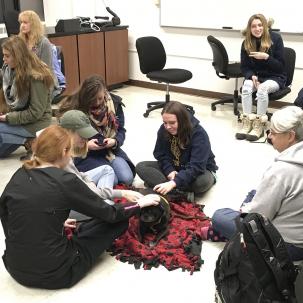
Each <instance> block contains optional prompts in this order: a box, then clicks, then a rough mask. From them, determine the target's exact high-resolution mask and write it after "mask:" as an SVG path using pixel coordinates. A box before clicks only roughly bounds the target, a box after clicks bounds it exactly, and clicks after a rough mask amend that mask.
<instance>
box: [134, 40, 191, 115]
mask: <svg viewBox="0 0 303 303" xmlns="http://www.w3.org/2000/svg"><path fill="white" fill-rule="evenodd" d="M136 48H137V52H138V56H139V62H140V70H141V72H142V73H143V74H145V75H146V77H147V78H149V79H150V80H152V81H157V82H160V83H161V82H164V83H166V95H165V101H155V102H149V103H147V110H146V112H145V113H144V114H143V116H144V117H148V115H149V113H150V112H151V111H153V110H155V109H158V108H163V107H164V106H165V104H166V103H167V102H169V101H170V95H169V85H170V84H171V83H176V84H178V83H183V82H185V81H187V80H189V79H191V78H192V73H191V72H190V71H188V70H186V69H180V68H165V69H164V67H165V64H166V53H165V49H164V47H163V44H162V42H161V41H160V40H159V39H158V38H157V37H141V38H138V39H137V41H136ZM185 106H186V108H187V109H188V110H189V111H190V112H192V113H194V109H193V107H192V106H189V105H185Z"/></svg>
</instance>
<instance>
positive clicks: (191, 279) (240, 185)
mask: <svg viewBox="0 0 303 303" xmlns="http://www.w3.org/2000/svg"><path fill="white" fill-rule="evenodd" d="M116 93H117V94H119V95H120V96H122V97H123V102H124V103H125V105H126V107H125V117H126V128H127V138H126V141H125V144H124V150H125V151H126V152H127V153H128V155H129V156H130V158H131V159H132V160H133V162H134V163H135V164H136V163H137V162H139V161H142V160H152V159H153V156H152V151H153V147H154V142H155V137H156V132H157V129H158V127H159V126H160V124H161V115H160V110H157V111H154V112H152V113H151V114H150V115H149V117H148V118H144V117H143V112H144V111H145V108H146V103H147V102H149V101H156V100H162V99H163V98H164V92H161V91H157V90H149V89H143V88H138V87H127V86H125V87H123V88H121V89H118V90H117V91H116ZM171 99H172V100H178V101H181V102H183V103H186V104H190V105H192V106H194V109H195V111H196V117H197V118H198V119H199V120H200V121H201V124H202V125H203V126H204V128H205V129H206V130H207V132H208V134H209V137H210V141H211V144H212V150H213V152H214V154H215V155H216V161H217V164H218V166H219V171H218V182H217V184H216V185H215V186H214V187H213V188H212V189H211V190H210V191H209V192H208V193H206V194H205V195H204V196H203V197H202V198H201V199H200V200H199V203H202V204H205V213H206V214H207V215H208V216H211V215H212V214H213V212H214V211H215V210H216V209H218V208H221V207H235V208H238V207H239V205H240V204H241V201H242V200H243V199H244V197H245V196H246V194H247V192H248V191H249V190H250V189H252V188H254V187H255V186H256V185H257V184H258V182H259V181H260V178H261V176H262V173H263V171H264V170H265V168H266V167H267V166H268V165H269V164H270V163H271V161H272V160H273V158H274V155H276V152H275V151H274V150H273V148H272V146H271V145H269V144H267V143H265V144H261V143H249V142H247V141H237V140H235V139H234V133H235V131H236V129H237V127H238V123H237V120H236V117H235V116H234V115H233V113H232V107H231V105H228V104H227V105H224V106H218V107H217V110H216V111H215V112H212V111H211V109H210V103H211V102H212V101H213V100H207V99H203V98H200V97H194V96H188V95H182V94H175V93H172V94H171ZM23 151H24V149H23V148H20V149H18V150H17V151H16V152H15V153H14V154H13V155H11V156H10V157H9V158H8V159H5V160H0V193H1V192H2V191H3V189H4V187H5V185H6V183H7V182H8V180H9V179H10V177H11V176H12V174H13V173H14V171H15V170H16V169H17V168H18V167H19V166H20V162H19V160H18V159H19V156H20V154H21V153H23ZM135 183H136V184H137V185H139V184H141V183H142V181H141V180H139V179H138V178H137V179H136V180H135ZM222 247H223V244H222V243H211V242H205V243H203V248H202V258H203V259H204V262H205V263H204V265H203V266H202V268H201V270H200V272H195V273H194V274H193V275H192V276H191V275H190V274H189V273H188V272H182V271H181V270H175V271H172V272H169V271H167V270H166V269H165V268H163V267H162V268H161V267H159V268H153V269H152V270H150V271H145V270H143V269H140V270H135V269H134V267H133V265H129V264H124V263H121V262H119V261H117V260H115V259H114V257H111V256H109V255H107V254H104V255H103V256H102V257H100V262H99V263H98V264H97V265H96V266H95V267H94V269H93V270H92V271H91V272H90V273H89V274H88V275H87V276H86V278H84V279H83V280H82V281H80V282H79V283H78V284H77V285H76V286H74V287H73V288H72V289H67V290H57V291H48V290H40V289H30V288H25V287H23V286H21V285H19V284H17V283H16V282H15V281H14V280H13V279H12V278H11V277H10V276H9V275H8V274H7V272H6V270H5V269H4V266H3V264H2V262H0V281H1V283H0V301H1V302H5V303H14V302H47V303H48V302H56V303H60V302H62V303H63V302H64V303H67V302H73V303H78V302H79V303H80V302H81V303H82V302H83V301H85V300H93V301H94V302H132V303H137V302H138V303H139V302H140V303H142V302H144V303H150V302H152V303H154V302H161V303H162V302H174V303H179V302H180V303H181V302H182V303H184V302H187V303H196V302H205V303H211V302H214V291H215V285H214V281H213V271H214V268H215V261H216V259H217V256H218V253H219V252H220V250H221V249H222ZM3 250H4V236H3V232H2V230H1V231H0V252H1V254H2V251H3Z"/></svg>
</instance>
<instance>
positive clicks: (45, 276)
mask: <svg viewBox="0 0 303 303" xmlns="http://www.w3.org/2000/svg"><path fill="white" fill-rule="evenodd" d="M71 209H73V210H76V211H78V212H80V213H83V214H85V215H88V216H90V217H97V218H100V219H101V220H103V221H106V222H117V221H121V220H125V219H127V218H128V217H130V216H132V215H133V214H135V213H137V212H138V211H139V208H132V209H129V210H125V209H124V206H122V205H120V204H118V205H113V206H112V205H109V204H107V203H105V202H104V201H103V200H102V199H101V198H100V197H99V196H97V195H96V194H95V193H94V192H92V191H91V190H90V189H89V188H88V187H87V185H86V184H85V183H83V182H82V181H81V180H80V179H79V178H78V177H77V176H76V175H75V174H72V173H67V172H65V171H63V170H61V169H58V168H55V167H49V168H36V169H30V170H27V169H25V168H20V169H19V170H18V171H17V172H16V173H15V174H14V176H13V177H12V179H11V180H10V182H9V183H8V185H7V186H6V188H5V190H4V192H3V193H2V196H1V198H0V217H1V222H2V226H3V229H4V233H5V237H6V251H5V254H4V257H3V260H4V263H5V266H6V268H7V270H8V271H9V272H10V273H11V275H12V276H14V277H15V278H16V279H17V280H18V278H19V279H21V280H30V281H35V280H37V279H39V280H40V281H53V280H55V279H56V278H57V277H61V276H63V275H64V274H66V273H67V272H68V271H69V269H70V267H71V265H72V264H73V262H74V260H75V258H76V257H77V249H78V247H77V244H76V242H75V241H73V240H68V239H67V238H66V236H65V233H64V230H63V224H64V221H65V220H66V219H67V218H68V215H69V212H70V210H71Z"/></svg>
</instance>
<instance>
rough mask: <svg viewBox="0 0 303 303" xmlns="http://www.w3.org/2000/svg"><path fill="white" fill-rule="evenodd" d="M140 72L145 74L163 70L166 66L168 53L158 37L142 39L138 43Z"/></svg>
mask: <svg viewBox="0 0 303 303" xmlns="http://www.w3.org/2000/svg"><path fill="white" fill-rule="evenodd" d="M136 48H137V52H138V56H139V62H140V70H141V72H142V73H143V74H147V73H149V72H153V71H158V70H162V69H163V68H164V66H165V64H166V52H165V49H164V46H163V44H162V42H161V41H160V40H159V39H158V38H157V37H151V36H148V37H141V38H138V39H137V41H136Z"/></svg>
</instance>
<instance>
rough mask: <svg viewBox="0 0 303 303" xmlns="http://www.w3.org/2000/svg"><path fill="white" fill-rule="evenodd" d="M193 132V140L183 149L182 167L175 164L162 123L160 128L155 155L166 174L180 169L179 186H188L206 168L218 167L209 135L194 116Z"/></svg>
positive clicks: (177, 182) (177, 178) (176, 178)
mask: <svg viewBox="0 0 303 303" xmlns="http://www.w3.org/2000/svg"><path fill="white" fill-rule="evenodd" d="M191 119H192V125H193V133H192V138H191V142H190V144H189V145H188V146H186V148H185V149H181V156H180V168H177V167H175V166H174V163H173V155H172V153H171V151H170V142H169V139H168V137H167V136H166V133H167V131H166V129H165V128H164V125H163V124H162V125H161V127H160V128H159V130H158V134H157V141H156V145H155V149H154V157H155V158H156V159H157V160H158V163H159V165H160V168H161V170H162V172H163V173H164V175H165V176H167V175H169V174H170V173H171V172H172V171H178V174H177V175H176V177H175V179H174V181H175V182H176V185H177V187H180V186H181V187H187V186H188V185H189V184H191V183H192V182H193V181H194V180H195V179H196V178H197V177H198V176H199V175H202V174H204V173H205V171H206V170H209V171H212V172H215V171H216V170H217V169H218V167H217V165H216V162H215V156H214V154H213V152H212V150H211V146H210V142H209V138H208V135H207V133H206V131H205V130H204V128H203V127H202V126H201V125H200V124H199V120H197V119H196V118H195V117H193V116H192V118H191Z"/></svg>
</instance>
